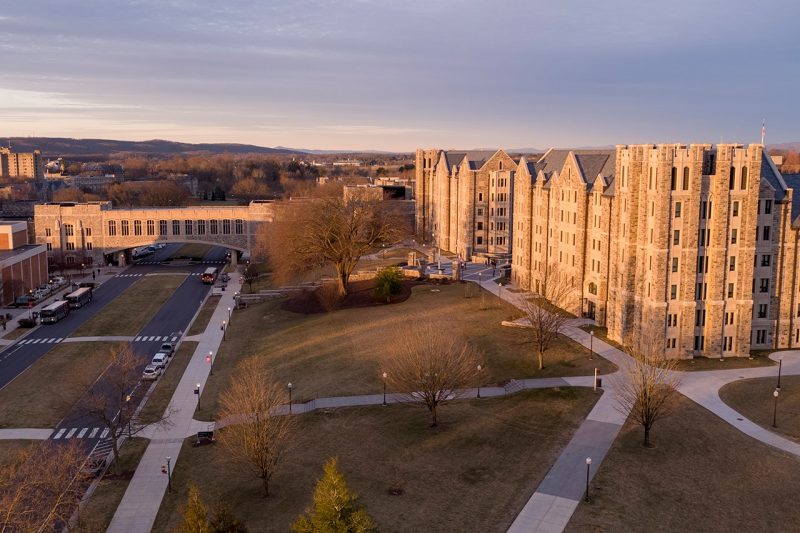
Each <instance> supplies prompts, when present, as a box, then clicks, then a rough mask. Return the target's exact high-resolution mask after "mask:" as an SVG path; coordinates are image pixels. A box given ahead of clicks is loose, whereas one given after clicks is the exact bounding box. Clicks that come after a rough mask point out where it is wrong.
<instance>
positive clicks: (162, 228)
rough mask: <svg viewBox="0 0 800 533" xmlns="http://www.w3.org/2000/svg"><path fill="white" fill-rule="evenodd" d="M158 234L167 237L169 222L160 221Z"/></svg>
mask: <svg viewBox="0 0 800 533" xmlns="http://www.w3.org/2000/svg"><path fill="white" fill-rule="evenodd" d="M158 234H159V235H166V234H167V221H166V220H159V221H158Z"/></svg>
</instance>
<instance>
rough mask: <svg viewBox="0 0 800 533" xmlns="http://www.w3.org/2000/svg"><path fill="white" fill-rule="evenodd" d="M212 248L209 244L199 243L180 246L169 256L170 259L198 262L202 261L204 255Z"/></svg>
mask: <svg viewBox="0 0 800 533" xmlns="http://www.w3.org/2000/svg"><path fill="white" fill-rule="evenodd" d="M211 248H212V246H211V245H210V244H201V243H196V242H192V243H187V244H184V245H182V246H181V247H180V248H178V249H177V250H175V252H174V253H173V254H172V255H171V256H170V258H171V259H185V258H188V259H195V260H197V261H200V260H201V259H203V258H204V257H205V256H206V254H207V253H208V252H209V251H210V250H211Z"/></svg>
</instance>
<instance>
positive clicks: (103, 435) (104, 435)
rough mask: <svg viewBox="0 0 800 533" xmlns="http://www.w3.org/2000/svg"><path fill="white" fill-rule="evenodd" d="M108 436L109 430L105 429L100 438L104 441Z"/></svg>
mask: <svg viewBox="0 0 800 533" xmlns="http://www.w3.org/2000/svg"><path fill="white" fill-rule="evenodd" d="M106 435H108V428H106V429H104V430H103V432H102V433H100V438H101V439H104V438H106Z"/></svg>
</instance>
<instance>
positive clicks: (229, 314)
mask: <svg viewBox="0 0 800 533" xmlns="http://www.w3.org/2000/svg"><path fill="white" fill-rule="evenodd" d="M230 318H231V308H230V307H229V308H228V320H230Z"/></svg>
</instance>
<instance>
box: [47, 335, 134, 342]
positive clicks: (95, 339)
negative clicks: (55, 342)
mask: <svg viewBox="0 0 800 533" xmlns="http://www.w3.org/2000/svg"><path fill="white" fill-rule="evenodd" d="M135 338H136V337H119V336H113V335H109V336H106V337H67V338H66V339H64V340H62V341H61V342H133V339H135Z"/></svg>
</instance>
